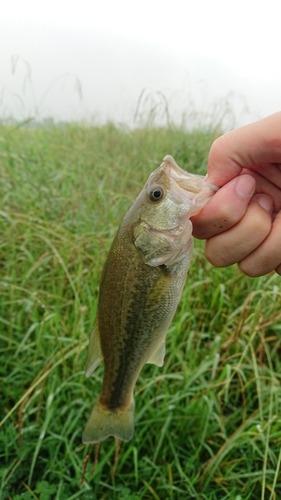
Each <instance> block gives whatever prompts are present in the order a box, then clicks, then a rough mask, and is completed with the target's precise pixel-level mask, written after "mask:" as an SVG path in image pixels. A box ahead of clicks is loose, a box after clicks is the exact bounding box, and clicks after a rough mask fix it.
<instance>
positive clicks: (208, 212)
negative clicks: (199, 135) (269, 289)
mask: <svg viewBox="0 0 281 500" xmlns="http://www.w3.org/2000/svg"><path fill="white" fill-rule="evenodd" d="M208 182H210V183H211V184H215V185H217V186H219V187H220V189H219V190H218V192H217V193H216V194H215V195H214V196H213V198H212V199H211V200H210V202H209V203H208V204H207V205H206V207H204V208H203V209H202V211H201V212H200V214H198V215H197V216H194V217H193V218H192V223H193V235H194V236H195V237H196V238H199V239H206V246H205V254H206V258H207V259H208V260H209V262H211V264H213V265H214V266H217V267H225V266H229V265H231V264H234V263H238V266H239V268H240V269H241V271H242V272H243V273H244V274H246V275H248V276H252V277H254V276H262V275H264V274H267V273H269V272H271V271H273V270H275V271H276V272H277V273H278V274H281V112H279V113H275V114H273V115H271V116H268V117H266V118H264V119H262V120H259V121H257V122H255V123H251V124H250V125H246V126H244V127H240V128H238V129H236V130H232V131H231V132H228V133H227V134H225V135H223V136H221V137H219V138H218V139H216V141H215V142H214V143H213V145H212V146H211V149H210V153H209V162H208Z"/></svg>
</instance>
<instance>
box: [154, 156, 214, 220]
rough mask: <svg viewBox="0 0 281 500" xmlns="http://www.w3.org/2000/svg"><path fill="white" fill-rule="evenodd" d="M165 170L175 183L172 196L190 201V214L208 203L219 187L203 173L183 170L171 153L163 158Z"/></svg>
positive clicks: (175, 199) (177, 199)
mask: <svg viewBox="0 0 281 500" xmlns="http://www.w3.org/2000/svg"><path fill="white" fill-rule="evenodd" d="M161 167H162V169H163V171H165V173H166V175H167V176H168V177H169V178H170V180H171V181H172V183H173V186H174V187H173V189H172V195H171V196H172V197H173V199H174V201H175V202H178V203H181V202H183V200H185V201H188V202H189V203H190V211H189V216H190V217H191V216H192V215H195V214H197V213H198V212H200V210H201V209H202V208H203V207H204V206H205V205H206V204H207V203H208V201H209V200H210V199H211V198H212V196H213V195H214V194H215V193H216V192H217V191H218V189H219V187H218V186H215V185H214V184H210V183H209V182H207V180H206V177H204V176H203V175H197V174H190V173H189V172H186V171H185V170H183V169H182V168H181V167H180V166H179V165H178V164H177V163H176V162H175V160H174V158H173V157H172V156H170V155H167V156H165V157H164V158H163V163H162V165H161Z"/></svg>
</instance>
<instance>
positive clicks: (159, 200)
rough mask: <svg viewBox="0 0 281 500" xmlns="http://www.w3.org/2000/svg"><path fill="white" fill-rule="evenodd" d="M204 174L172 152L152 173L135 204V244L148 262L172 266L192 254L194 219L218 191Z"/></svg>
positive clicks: (152, 264) (154, 264) (155, 264)
mask: <svg viewBox="0 0 281 500" xmlns="http://www.w3.org/2000/svg"><path fill="white" fill-rule="evenodd" d="M217 189H218V188H217V187H216V186H213V185H211V184H208V182H207V181H206V179H205V178H204V177H203V176H201V175H194V174H189V173H188V172H185V171H184V170H182V169H181V168H180V167H179V166H178V165H177V164H176V162H175V160H174V159H173V158H172V157H171V156H165V158H164V160H163V163H162V164H161V165H160V167H158V168H157V169H156V170H155V171H154V172H152V174H151V175H150V176H149V178H148V180H147V183H146V184H145V186H144V188H143V190H142V192H141V193H140V195H139V197H138V199H137V203H136V205H135V214H137V221H136V222H135V225H134V238H135V241H134V244H135V246H136V247H137V248H138V249H139V251H140V252H141V254H142V257H143V260H144V262H145V263H146V264H149V265H151V266H159V265H162V264H165V265H166V266H169V265H171V264H174V263H175V262H177V261H178V260H179V259H181V258H182V257H183V256H184V255H186V254H187V253H189V254H190V258H191V254H192V248H193V242H192V223H191V221H190V217H192V216H193V215H195V214H197V213H198V212H199V211H200V210H201V209H202V208H203V207H204V206H205V205H206V203H207V202H208V201H209V200H210V198H211V197H212V196H213V194H214V193H215V192H216V191H217Z"/></svg>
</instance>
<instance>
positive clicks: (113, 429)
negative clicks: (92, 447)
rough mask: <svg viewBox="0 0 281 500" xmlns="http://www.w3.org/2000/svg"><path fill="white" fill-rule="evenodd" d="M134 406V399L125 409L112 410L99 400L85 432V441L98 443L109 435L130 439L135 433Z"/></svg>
mask: <svg viewBox="0 0 281 500" xmlns="http://www.w3.org/2000/svg"><path fill="white" fill-rule="evenodd" d="M134 407H135V405H134V400H132V402H131V404H130V406H128V407H127V408H125V409H124V410H123V409H122V410H118V409H117V410H115V411H110V410H107V409H105V408H104V406H102V405H101V403H100V402H99V400H97V401H96V403H95V404H94V407H93V409H92V413H91V415H90V418H89V420H88V422H87V423H86V426H85V429H84V432H83V437H82V441H83V443H98V442H99V441H103V440H104V439H106V438H108V437H109V436H115V437H116V438H117V439H121V440H122V441H130V439H132V437H133V435H134Z"/></svg>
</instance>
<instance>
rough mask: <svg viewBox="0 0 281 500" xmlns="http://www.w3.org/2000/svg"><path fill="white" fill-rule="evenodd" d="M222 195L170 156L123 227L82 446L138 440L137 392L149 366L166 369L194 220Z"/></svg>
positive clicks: (114, 252)
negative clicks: (97, 383)
mask: <svg viewBox="0 0 281 500" xmlns="http://www.w3.org/2000/svg"><path fill="white" fill-rule="evenodd" d="M217 189H218V188H216V187H215V186H212V185H210V184H208V183H207V182H206V180H205V179H204V177H202V176H199V175H193V174H189V173H187V172H185V171H184V170H182V169H181V168H180V167H179V166H178V165H177V164H176V162H175V161H174V159H173V158H172V157H171V156H165V158H164V160H163V163H162V164H161V165H160V167H158V168H157V169H156V170H155V171H154V172H153V173H152V174H151V175H150V177H149V178H148V180H147V182H146V184H145V186H144V188H143V190H142V191H141V193H140V194H139V196H138V197H137V199H136V200H135V202H134V204H133V206H132V207H131V209H130V210H129V212H128V213H127V215H126V216H125V218H124V220H123V222H122V223H121V226H120V228H119V230H118V232H117V235H116V236H115V239H114V241H113V243H112V246H111V249H110V251H109V254H108V257H107V260H106V262H105V265H104V269H103V272H102V276H101V281H100V291H99V303H98V311H97V317H96V320H95V324H94V328H93V331H92V334H91V337H90V342H89V348H88V357H87V361H86V376H87V377H89V376H90V375H91V374H92V372H93V371H94V370H95V368H96V367H97V366H98V365H99V363H100V362H101V361H102V360H103V361H104V377H103V384H102V389H101V393H100V395H99V397H98V399H97V401H96V403H95V404H94V407H93V409H92V412H91V415H90V418H89V420H88V422H87V424H86V427H85V429H84V433H83V442H84V443H95V442H99V441H102V440H104V439H106V438H107V437H109V436H115V437H116V438H118V439H121V440H123V441H129V440H130V439H131V438H132V437H133V434H134V397H133V390H134V386H135V383H136V381H137V378H138V376H139V373H140V371H141V369H142V367H143V365H144V364H145V363H154V364H156V365H158V366H162V365H163V361H164V355H165V336H166V332H167V330H168V327H169V325H170V323H171V321H172V318H173V316H174V314H175V311H176V308H177V305H178V303H179V300H180V297H181V293H182V289H183V286H184V283H185V280H186V275H187V271H188V268H189V265H190V260H191V257H192V250H193V238H192V223H191V221H190V217H191V216H192V215H195V214H196V213H198V212H199V211H200V210H201V208H203V206H204V205H205V204H206V203H207V202H208V201H209V199H210V198H211V196H212V195H213V194H214V193H215V191H216V190H217Z"/></svg>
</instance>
